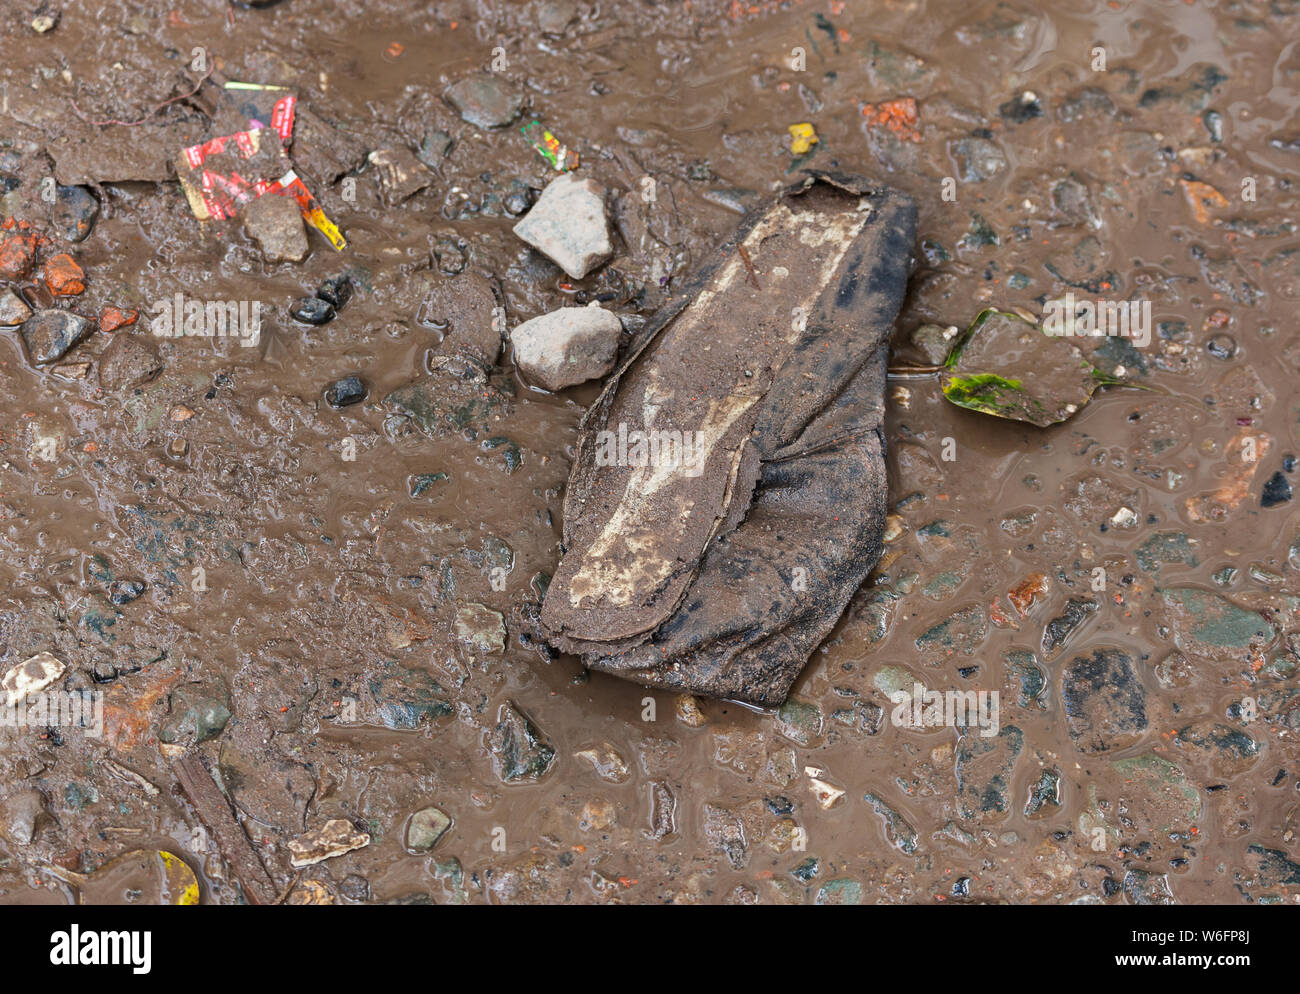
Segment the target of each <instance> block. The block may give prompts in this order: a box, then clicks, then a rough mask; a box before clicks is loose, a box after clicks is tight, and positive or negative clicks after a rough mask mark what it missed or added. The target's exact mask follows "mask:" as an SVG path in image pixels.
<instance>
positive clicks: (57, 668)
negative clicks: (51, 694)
mask: <svg viewBox="0 0 1300 994" xmlns="http://www.w3.org/2000/svg"><path fill="white" fill-rule="evenodd" d="M66 669H67V667H66V666H64V665H63V662H62V660H60V659H59V658H58V657H57V656H55V655H54V654H53V653H49V652H38V653H37V654H36V655H34V656H32V657H30V658H28V659H25V660H23V661H22V662H21V663H19V664H18V665H17V666H14V667H12V668H10V670H9V671H8V672H7V673H6V674H5V675H4V678H3V679H0V690H4V692H5V697H4V703H5V704H6V705H9V706H13V705H15V704H21V703H22V702H23V701H24V700H26V699H27V698H28V697H30V696H31V695H32V694H37V693H40V692H41V691H42V690H44V689H45V688H46V687H48V686H49V685H50V684H52V683H53V682H54V681H55V680H57V679H58V678H59V677H61V676H63V674H64V671H65V670H66Z"/></svg>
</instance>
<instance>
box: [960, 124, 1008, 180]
mask: <svg viewBox="0 0 1300 994" xmlns="http://www.w3.org/2000/svg"><path fill="white" fill-rule="evenodd" d="M948 151H949V152H950V153H951V154H952V157H953V158H954V159H956V160H957V166H958V175H959V176H960V178H961V181H962V182H963V183H979V182H982V181H984V180H987V179H992V178H993V177H994V176H996V175H997V174H998V173H1000V172H1002V170H1004V169H1006V168H1007V157H1006V156H1005V155H1004V154H1003V152H1002V149H1001V148H999V147H998V146H997V144H996V143H995V142H993V141H990V140H989V139H988V138H984V137H982V136H978V135H974V136H971V137H969V138H959V139H957V140H956V141H954V142H951V143H950V144H949V146H948Z"/></svg>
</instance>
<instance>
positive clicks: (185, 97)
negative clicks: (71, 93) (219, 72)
mask: <svg viewBox="0 0 1300 994" xmlns="http://www.w3.org/2000/svg"><path fill="white" fill-rule="evenodd" d="M216 67H217V66H216V63H215V62H213V63H211V64H210V65H209V66H208V71H207V72H205V73H204V74H203V75H202V77H200V78H199V81H198V82H197V83H195V84H194V89H192V90H190V92H189V93H182V94H181V95H180V96H179V97H172V98H171V99H170V100H164V101H163V102H162V103H160V104H159V105H158V106H157V107H155V108H154V109H153V110H151V111H149V113H148V114H146V115H145V116H144V117H142V118H140V120H138V121H119V120H117V119H116V118H110V119H109V120H107V121H92V120H91V119H90V118H88V117H87V116H86V114H85V112H84V111H83V110H82V109H81V108H80V107H78V106H77V101H75V100H73V99H72V98H71V97H68V103H70V104H72V110H73V113H75V114H76V115H77V116H78V117H79V118H81V119H82V120H83V121H85V122H86V123H87V124H90V125H94V126H95V127H97V128H100V127H103V126H104V125H106V124H120V125H122V126H123V127H126V128H134V127H135V126H136V125H137V124H144V122H145V121H147V120H149V118H151V117H153V116H154V115H155V114H157V113H158V112H159V111H160V110H162V109H163V108H164V107H166V106H168V105H169V104H174V103H177V102H178V101H181V100H188V99H189V98H190V97H192V96H194V94H196V93H198V92H199V90H201V89H203V84H204V83H206V82H207V81H208V77H209V76H211V75H212V70H214V69H215V68H216Z"/></svg>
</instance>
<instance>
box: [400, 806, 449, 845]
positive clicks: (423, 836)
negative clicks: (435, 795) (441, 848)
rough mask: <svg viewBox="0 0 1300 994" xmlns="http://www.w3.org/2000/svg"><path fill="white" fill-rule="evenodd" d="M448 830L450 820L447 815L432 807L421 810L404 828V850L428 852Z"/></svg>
mask: <svg viewBox="0 0 1300 994" xmlns="http://www.w3.org/2000/svg"><path fill="white" fill-rule="evenodd" d="M449 828H451V819H450V818H449V817H447V815H445V814H444V813H443V812H441V811H439V810H438V809H437V808H434V807H428V808H423V809H421V810H419V811H417V812H416V813H415V814H413V815H412V816H411V821H410V823H409V824H408V825H407V826H406V848H407V849H412V850H414V851H416V852H428V851H429V850H430V849H432V848H433V847H434V846H435V845H437V843H438V840H439V839H441V838H442V837H443V835H444V834H445V833H446V831H447V829H449Z"/></svg>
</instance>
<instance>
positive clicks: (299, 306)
mask: <svg viewBox="0 0 1300 994" xmlns="http://www.w3.org/2000/svg"><path fill="white" fill-rule="evenodd" d="M289 314H290V315H291V316H292V317H293V319H294V320H295V321H301V322H302V323H303V324H325V323H327V322H329V321H333V320H334V308H333V307H332V306H331V305H330V303H329V302H328V301H325V300H321V299H320V298H319V297H299V298H298V299H297V300H295V301H294V302H293V306H292V307H290V308H289Z"/></svg>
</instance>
